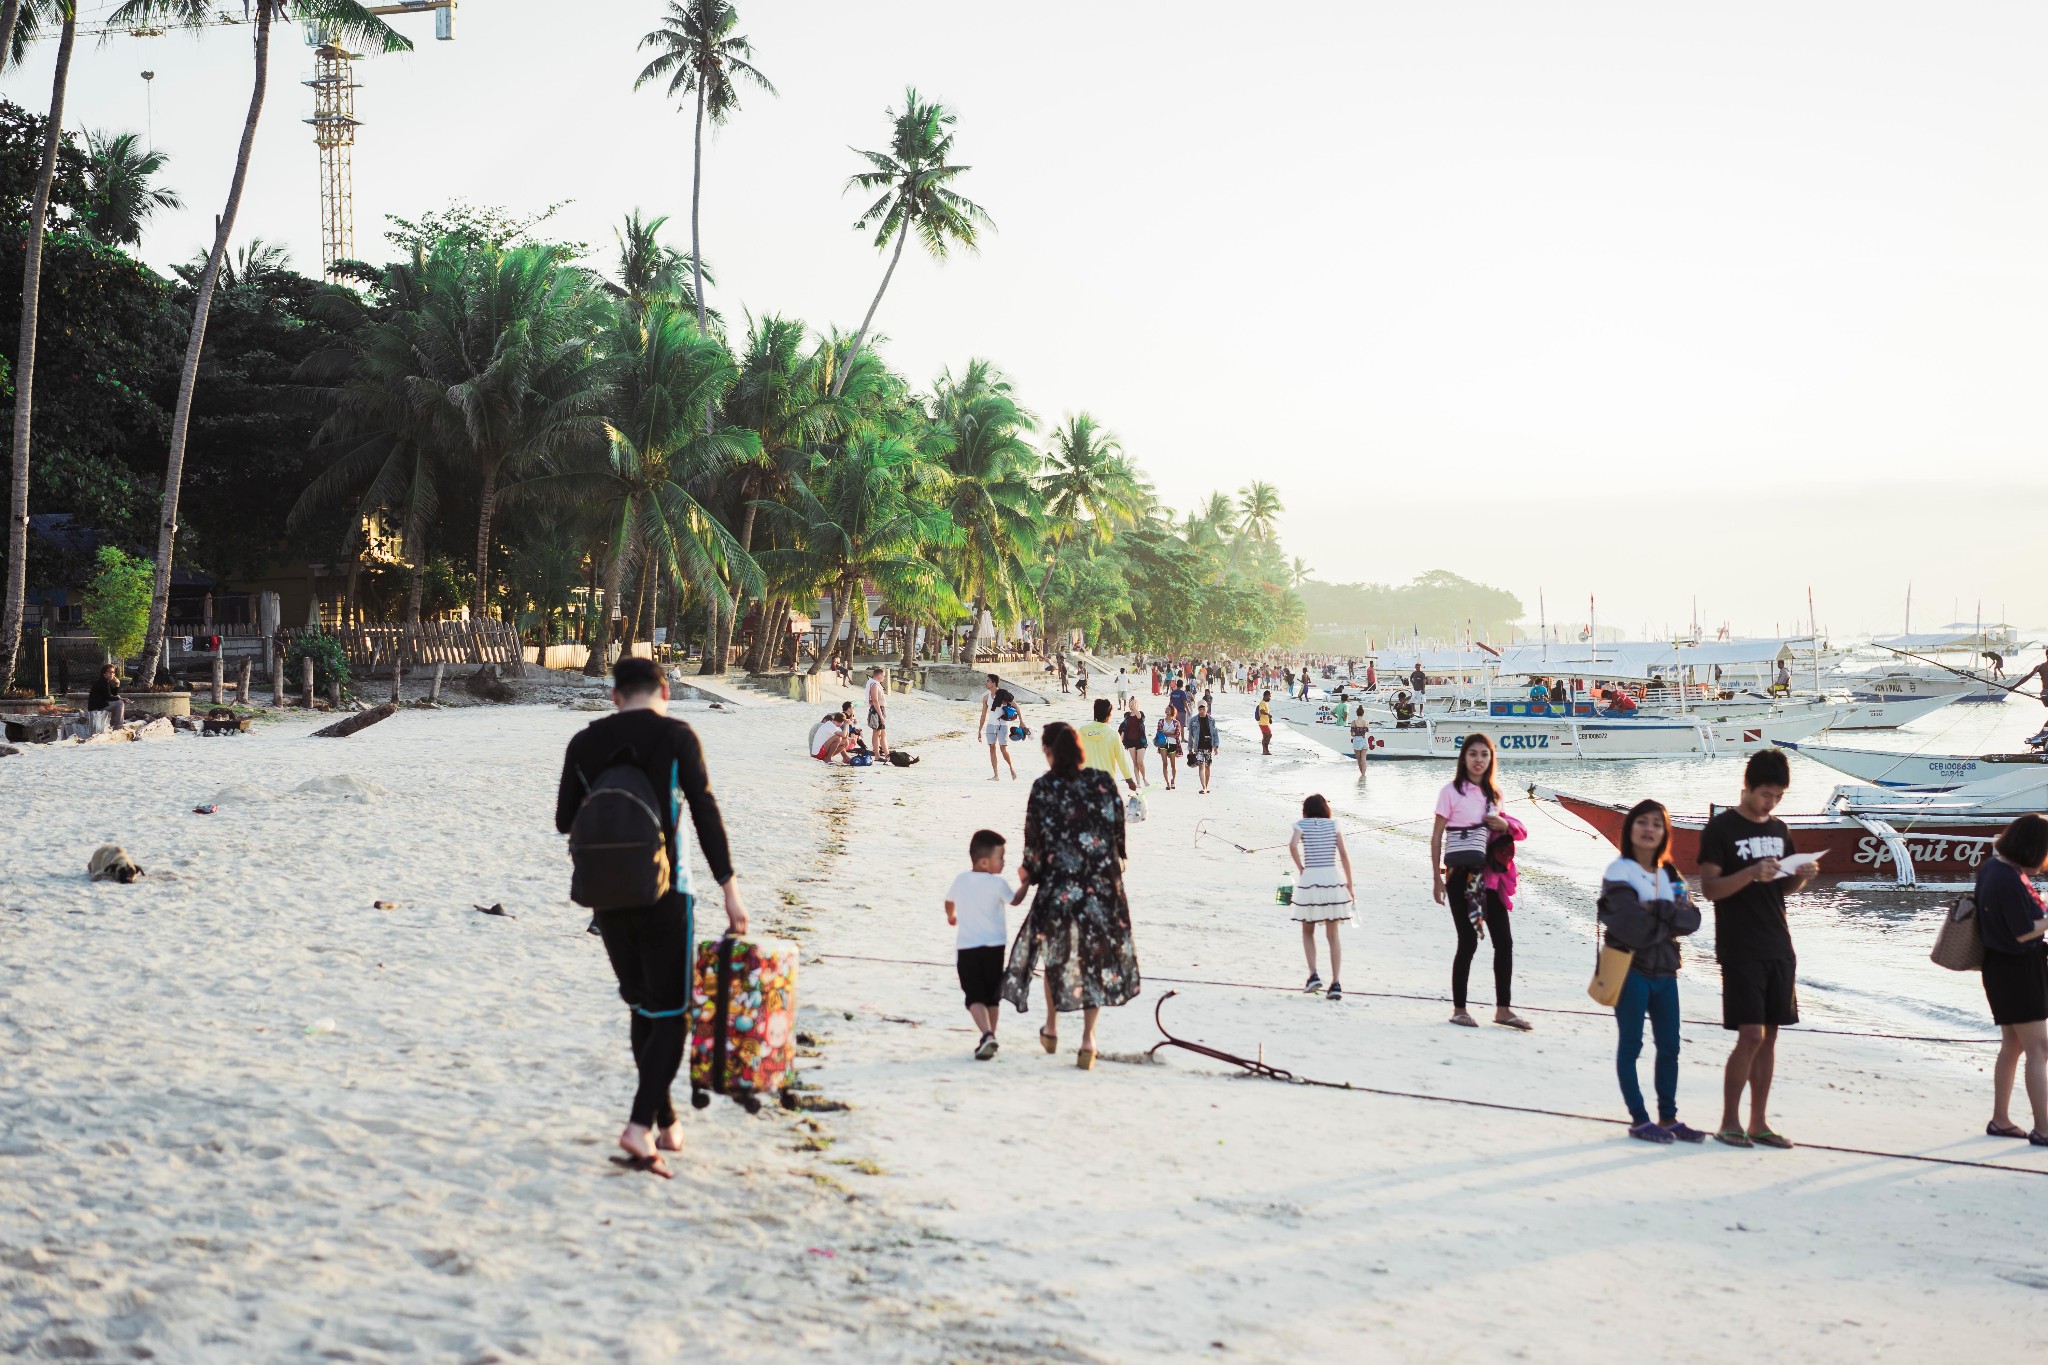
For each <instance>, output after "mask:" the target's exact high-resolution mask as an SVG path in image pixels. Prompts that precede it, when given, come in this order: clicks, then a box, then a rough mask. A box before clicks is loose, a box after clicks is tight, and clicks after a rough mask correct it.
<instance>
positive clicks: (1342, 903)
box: [1287, 796, 1354, 1000]
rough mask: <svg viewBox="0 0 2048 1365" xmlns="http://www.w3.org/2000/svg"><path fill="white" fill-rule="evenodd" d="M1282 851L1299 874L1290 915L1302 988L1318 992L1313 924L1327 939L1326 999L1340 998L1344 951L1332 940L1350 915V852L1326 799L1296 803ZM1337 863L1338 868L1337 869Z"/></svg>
mask: <svg viewBox="0 0 2048 1365" xmlns="http://www.w3.org/2000/svg"><path fill="white" fill-rule="evenodd" d="M1287 854H1288V856H1289V857H1291V858H1293V859H1294V866H1295V869H1296V870H1297V871H1298V872H1299V873H1300V876H1299V878H1298V879H1297V880H1296V881H1295V883H1294V918H1295V919H1296V920H1297V921H1299V922H1300V924H1301V951H1302V955H1303V956H1305V957H1306V958H1308V984H1307V985H1306V986H1304V987H1303V988H1302V989H1303V990H1306V991H1309V992H1311V993H1313V992H1315V991H1318V990H1321V989H1322V986H1323V978H1322V977H1321V976H1320V975H1318V974H1317V972H1316V926H1317V925H1318V924H1320V925H1322V926H1323V931H1324V933H1325V934H1327V935H1328V936H1329V940H1330V989H1329V992H1328V997H1329V998H1330V999H1331V1000H1342V999H1343V998H1344V987H1343V986H1341V985H1339V984H1338V982H1339V979H1340V978H1341V976H1342V975H1343V971H1344V950H1343V948H1342V947H1341V946H1340V945H1339V944H1338V942H1337V926H1338V925H1340V924H1342V923H1344V921H1346V920H1348V919H1350V918H1351V904H1352V901H1353V899H1354V898H1353V896H1352V891H1351V852H1350V850H1349V849H1347V848H1345V847H1344V835H1343V834H1342V833H1341V832H1340V831H1339V830H1338V829H1337V822H1336V821H1335V820H1333V819H1331V818H1330V803H1329V802H1328V801H1325V800H1324V799H1323V798H1322V797H1320V796H1311V797H1309V798H1308V799H1307V800H1306V801H1303V802H1302V803H1301V819H1299V820H1297V821H1296V822H1295V824H1294V837H1293V839H1291V840H1289V841H1288V844H1287ZM1340 864H1341V865H1342V867H1343V871H1342V872H1339V871H1338V867H1339V865H1340Z"/></svg>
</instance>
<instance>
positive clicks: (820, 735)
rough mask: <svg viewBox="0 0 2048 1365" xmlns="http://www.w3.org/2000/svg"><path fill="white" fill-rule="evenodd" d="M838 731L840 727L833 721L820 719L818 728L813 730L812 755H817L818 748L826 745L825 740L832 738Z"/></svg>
mask: <svg viewBox="0 0 2048 1365" xmlns="http://www.w3.org/2000/svg"><path fill="white" fill-rule="evenodd" d="M838 733H839V727H838V726H836V725H834V724H833V723H832V722H831V721H829V720H827V721H820V722H819V724H818V728H817V729H815V730H813V731H811V754H812V756H813V757H816V756H817V752H818V750H820V749H822V748H824V747H825V741H826V740H828V739H830V738H832V736H834V735H836V734H838Z"/></svg>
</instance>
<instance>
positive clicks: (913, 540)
mask: <svg viewBox="0 0 2048 1365" xmlns="http://www.w3.org/2000/svg"><path fill="white" fill-rule="evenodd" d="M930 474H931V471H930V470H929V469H928V468H927V467H924V460H923V457H922V456H921V455H920V454H919V453H918V451H917V448H916V446H915V444H914V443H913V442H912V441H910V440H908V439H906V438H905V437H903V436H900V435H895V434H892V433H887V432H883V431H878V430H875V429H873V428H867V429H864V430H862V431H861V432H859V433H858V434H856V435H855V436H854V437H853V439H852V440H850V441H848V442H847V443H846V444H845V446H844V447H843V448H841V449H840V450H838V451H836V452H835V453H834V454H833V456H832V458H830V459H820V460H819V461H818V464H817V467H816V469H815V470H814V471H813V475H814V477H813V482H814V483H815V485H816V486H815V487H813V483H811V482H805V483H797V484H794V485H792V487H791V490H790V491H791V495H792V496H791V500H790V503H789V504H788V505H787V506H783V505H776V506H775V507H774V512H773V514H774V515H775V516H776V517H777V518H778V519H779V520H784V521H786V522H788V523H789V524H790V525H791V526H792V528H793V529H794V530H795V531H797V532H798V534H799V536H800V541H799V543H798V544H796V545H794V546H792V547H790V548H788V549H778V550H771V551H767V552H765V553H763V555H762V556H761V559H762V560H763V562H764V565H766V566H767V567H769V568H771V569H772V570H776V571H780V572H783V573H786V574H789V575H791V576H792V577H801V578H806V579H809V580H811V581H814V582H817V583H820V584H822V585H828V586H829V587H830V588H831V591H832V625H831V628H830V630H829V631H828V632H827V634H826V636H825V644H824V648H822V649H821V650H819V651H818V657H817V659H816V660H815V661H813V662H812V664H811V672H812V673H819V672H822V671H823V669H824V666H825V659H826V658H827V657H828V656H829V655H830V654H831V653H832V650H833V648H834V646H835V645H836V644H837V643H838V640H839V631H840V628H841V627H842V626H843V625H845V624H846V620H847V606H848V603H849V602H852V601H857V600H861V598H862V584H863V583H864V582H870V581H872V582H876V583H878V584H881V585H882V586H883V589H884V592H885V594H887V593H888V592H890V591H891V590H892V588H891V585H892V584H896V585H911V584H926V585H927V586H928V589H929V595H931V596H936V595H937V589H936V588H935V587H929V580H932V579H935V578H936V577H937V576H938V571H937V568H936V566H934V565H933V564H932V562H931V561H930V560H929V559H928V558H926V557H925V556H924V555H923V554H922V553H921V551H922V550H923V549H924V547H925V546H927V545H929V544H931V543H933V542H935V541H938V540H942V539H943V538H944V537H945V535H946V533H947V529H948V528H947V525H946V517H945V512H944V511H943V510H942V509H941V508H940V507H938V506H937V505H936V503H935V502H933V501H931V500H929V498H928V497H927V496H926V495H925V490H926V489H927V488H928V485H929V482H930ZM905 595H909V593H908V589H907V587H906V588H905ZM855 628H856V630H858V629H859V626H858V625H856V627H855Z"/></svg>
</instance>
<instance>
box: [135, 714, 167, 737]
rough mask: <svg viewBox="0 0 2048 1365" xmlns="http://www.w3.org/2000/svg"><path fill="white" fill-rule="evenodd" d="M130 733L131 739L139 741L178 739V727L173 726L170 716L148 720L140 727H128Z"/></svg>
mask: <svg viewBox="0 0 2048 1365" xmlns="http://www.w3.org/2000/svg"><path fill="white" fill-rule="evenodd" d="M128 731H129V738H130V739H138V740H150V739H176V738H177V737H178V727H177V726H175V725H173V724H171V718H170V717H169V716H158V717H157V718H156V719H155V720H146V721H144V722H142V724H140V725H131V726H129V727H128Z"/></svg>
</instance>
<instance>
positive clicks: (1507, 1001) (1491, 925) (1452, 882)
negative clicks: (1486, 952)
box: [1445, 867, 1515, 1009]
mask: <svg viewBox="0 0 2048 1365" xmlns="http://www.w3.org/2000/svg"><path fill="white" fill-rule="evenodd" d="M1473 875H1474V873H1473V872H1472V871H1471V870H1470V869H1467V868H1462V867H1454V868H1452V869H1451V875H1450V877H1449V878H1448V880H1447V882H1446V887H1445V889H1446V892H1447V899H1448V900H1449V901H1450V904H1451V923H1452V924H1453V925H1455V926H1456V927H1457V930H1458V955H1457V956H1456V957H1454V958H1452V959H1451V999H1452V1000H1453V1001H1455V1002H1456V1004H1457V1006H1458V1008H1459V1009H1463V1008H1465V987H1466V985H1467V984H1468V983H1469V982H1470V981H1471V979H1472V959H1473V957H1474V956H1475V955H1476V954H1477V953H1478V952H1479V931H1478V930H1476V929H1474V928H1473V927H1472V920H1471V918H1470V916H1469V915H1467V913H1466V909H1465V892H1466V888H1467V887H1468V886H1469V885H1470V884H1471V881H1472V877H1473ZM1480 894H1481V895H1483V896H1485V897H1486V936H1487V937H1488V938H1490V939H1492V940H1493V1003H1494V1004H1495V1005H1496V1006H1497V1007H1499V1008H1501V1009H1507V1008H1508V1007H1509V1006H1510V1005H1512V1004H1513V1003H1514V990H1515V933H1514V930H1513V929H1512V928H1510V927H1509V925H1508V911H1507V907H1506V906H1504V905H1502V904H1501V903H1500V896H1499V895H1498V894H1496V893H1495V892H1492V891H1484V892H1481V893H1480Z"/></svg>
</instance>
